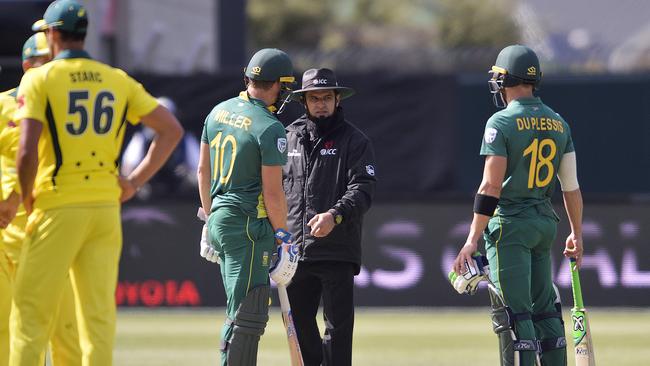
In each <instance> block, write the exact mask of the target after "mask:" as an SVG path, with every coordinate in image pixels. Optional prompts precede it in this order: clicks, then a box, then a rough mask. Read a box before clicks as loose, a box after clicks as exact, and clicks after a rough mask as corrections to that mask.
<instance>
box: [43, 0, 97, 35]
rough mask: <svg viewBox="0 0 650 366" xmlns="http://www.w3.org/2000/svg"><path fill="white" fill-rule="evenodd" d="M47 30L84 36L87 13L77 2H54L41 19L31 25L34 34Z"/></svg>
mask: <svg viewBox="0 0 650 366" xmlns="http://www.w3.org/2000/svg"><path fill="white" fill-rule="evenodd" d="M47 28H56V29H61V30H64V31H68V32H72V33H80V34H84V33H86V29H87V28H88V12H87V11H86V8H85V7H84V6H83V4H81V3H80V2H78V1H77V0H56V1H54V2H52V3H51V4H50V6H48V7H47V9H46V10H45V14H43V19H41V20H39V21H37V22H36V23H34V25H32V30H33V31H34V32H41V31H44V30H45V29H47Z"/></svg>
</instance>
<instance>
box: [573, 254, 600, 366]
mask: <svg viewBox="0 0 650 366" xmlns="http://www.w3.org/2000/svg"><path fill="white" fill-rule="evenodd" d="M569 264H570V265H571V287H572V289H573V309H571V322H572V324H573V344H574V349H575V356H576V366H595V365H596V361H595V360H594V345H593V343H592V341H591V330H590V329H589V320H588V319H587V310H586V309H585V305H584V304H583V302H582V288H581V287H580V274H579V273H578V266H577V263H576V260H575V258H571V262H570V263H569Z"/></svg>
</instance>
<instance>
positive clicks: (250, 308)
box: [222, 285, 270, 366]
mask: <svg viewBox="0 0 650 366" xmlns="http://www.w3.org/2000/svg"><path fill="white" fill-rule="evenodd" d="M269 292H270V287H269V286H267V285H264V286H259V287H256V288H254V289H252V290H251V291H250V292H249V293H248V294H247V295H246V297H245V298H244V299H243V300H242V302H241V304H240V305H239V308H238V309H237V313H236V314H235V319H234V321H233V322H232V325H231V326H232V336H231V337H230V341H229V342H227V343H226V344H224V345H223V347H222V350H224V351H225V352H227V359H228V364H229V365H241V366H249V365H251V366H252V365H255V363H256V362H257V346H258V343H259V340H260V337H261V336H262V334H264V329H265V328H266V324H267V322H268V320H269Z"/></svg>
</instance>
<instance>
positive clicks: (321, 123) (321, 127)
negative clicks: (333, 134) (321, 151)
mask: <svg viewBox="0 0 650 366" xmlns="http://www.w3.org/2000/svg"><path fill="white" fill-rule="evenodd" d="M341 115H342V112H341V110H340V107H337V108H336V109H335V110H334V113H332V114H331V115H329V116H327V117H315V116H312V115H311V114H309V112H307V117H308V118H309V119H310V120H311V121H312V122H314V124H315V125H316V129H317V130H318V135H319V136H324V135H325V134H327V133H328V132H330V131H331V130H332V129H333V128H334V127H336V126H337V125H338V122H339V119H340V116H341Z"/></svg>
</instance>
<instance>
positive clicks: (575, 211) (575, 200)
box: [562, 189, 583, 235]
mask: <svg viewBox="0 0 650 366" xmlns="http://www.w3.org/2000/svg"><path fill="white" fill-rule="evenodd" d="M562 196H563V197H564V208H565V209H566V213H567V216H568V217H569V224H570V225H571V232H572V233H574V234H575V235H582V208H583V205H582V193H581V192H580V189H576V190H574V191H570V192H562Z"/></svg>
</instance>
